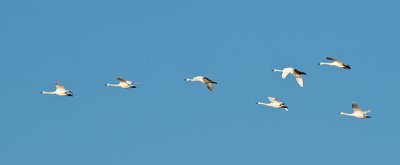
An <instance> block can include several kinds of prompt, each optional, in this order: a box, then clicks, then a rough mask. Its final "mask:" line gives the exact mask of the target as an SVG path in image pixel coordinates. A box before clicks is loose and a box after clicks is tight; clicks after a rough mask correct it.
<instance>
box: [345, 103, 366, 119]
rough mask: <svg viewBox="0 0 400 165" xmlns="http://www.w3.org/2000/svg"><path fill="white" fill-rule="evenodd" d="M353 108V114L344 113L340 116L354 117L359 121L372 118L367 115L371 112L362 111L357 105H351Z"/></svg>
mask: <svg viewBox="0 0 400 165" xmlns="http://www.w3.org/2000/svg"><path fill="white" fill-rule="evenodd" d="M351 108H353V111H354V112H353V113H344V112H339V114H340V115H346V116H352V117H356V118H359V119H364V118H371V116H368V115H367V114H368V113H370V112H371V110H368V111H362V110H361V108H360V107H358V105H357V104H356V103H354V102H353V103H352V104H351Z"/></svg>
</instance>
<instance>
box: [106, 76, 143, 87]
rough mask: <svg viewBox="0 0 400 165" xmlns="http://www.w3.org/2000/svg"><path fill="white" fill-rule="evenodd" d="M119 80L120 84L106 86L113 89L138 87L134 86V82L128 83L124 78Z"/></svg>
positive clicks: (118, 78)
mask: <svg viewBox="0 0 400 165" xmlns="http://www.w3.org/2000/svg"><path fill="white" fill-rule="evenodd" d="M117 80H118V81H119V83H118V84H106V85H105V86H112V87H120V88H125V89H128V88H136V86H134V85H133V82H132V81H127V80H125V79H124V78H122V77H117Z"/></svg>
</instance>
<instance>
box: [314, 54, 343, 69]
mask: <svg viewBox="0 0 400 165" xmlns="http://www.w3.org/2000/svg"><path fill="white" fill-rule="evenodd" d="M326 59H328V60H331V61H332V62H320V63H319V65H330V66H334V67H338V68H342V69H349V70H350V69H351V68H350V65H347V64H345V63H343V62H342V61H340V60H338V59H335V58H332V57H326Z"/></svg>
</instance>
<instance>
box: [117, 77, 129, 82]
mask: <svg viewBox="0 0 400 165" xmlns="http://www.w3.org/2000/svg"><path fill="white" fill-rule="evenodd" d="M117 80H118V81H119V82H120V83H127V82H126V80H125V79H124V78H122V77H117Z"/></svg>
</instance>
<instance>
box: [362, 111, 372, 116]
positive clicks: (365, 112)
mask: <svg viewBox="0 0 400 165" xmlns="http://www.w3.org/2000/svg"><path fill="white" fill-rule="evenodd" d="M370 112H371V110H368V111H364V112H363V114H364V115H365V114H367V113H370Z"/></svg>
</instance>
